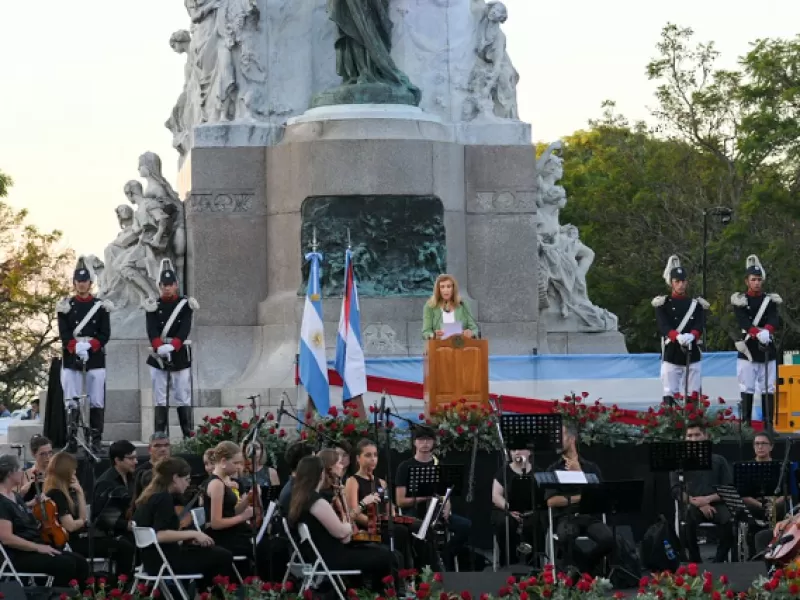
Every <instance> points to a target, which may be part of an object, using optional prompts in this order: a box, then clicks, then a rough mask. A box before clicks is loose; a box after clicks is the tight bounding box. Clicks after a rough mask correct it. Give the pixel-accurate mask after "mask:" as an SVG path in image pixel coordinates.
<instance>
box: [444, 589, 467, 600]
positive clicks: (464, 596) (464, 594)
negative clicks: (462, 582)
mask: <svg viewBox="0 0 800 600" xmlns="http://www.w3.org/2000/svg"><path fill="white" fill-rule="evenodd" d="M442 593H444V592H442ZM444 597H445V599H446V598H447V594H444ZM461 600H472V594H470V593H469V591H468V590H464V591H463V592H461Z"/></svg>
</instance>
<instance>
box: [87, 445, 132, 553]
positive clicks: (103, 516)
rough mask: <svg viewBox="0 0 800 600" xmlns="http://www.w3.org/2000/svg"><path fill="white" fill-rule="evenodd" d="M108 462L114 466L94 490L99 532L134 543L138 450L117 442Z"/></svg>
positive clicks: (98, 479)
mask: <svg viewBox="0 0 800 600" xmlns="http://www.w3.org/2000/svg"><path fill="white" fill-rule="evenodd" d="M108 458H109V460H110V461H111V465H112V466H111V467H110V468H109V469H107V470H106V471H105V472H104V473H102V474H101V475H100V477H98V478H97V481H96V483H95V486H94V498H93V499H92V507H93V510H94V511H95V515H96V517H94V518H95V519H96V523H97V527H98V529H100V530H101V531H103V532H104V533H105V534H107V535H116V536H123V537H125V538H126V539H127V540H128V541H129V542H133V536H132V534H131V521H130V516H131V514H132V510H133V499H134V495H135V491H136V486H135V482H134V473H135V472H136V462H137V456H136V446H134V445H133V444H132V443H131V442H129V441H128V440H119V441H116V442H114V443H113V444H111V445H110V446H109V447H108ZM96 511H100V513H97V512H96Z"/></svg>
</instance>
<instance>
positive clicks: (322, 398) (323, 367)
mask: <svg viewBox="0 0 800 600" xmlns="http://www.w3.org/2000/svg"><path fill="white" fill-rule="evenodd" d="M306 260H308V261H311V271H310V272H309V275H308V290H307V291H306V304H305V307H304V308H303V323H302V325H301V326H300V381H301V383H302V384H303V387H304V388H306V392H307V393H308V395H309V396H311V399H312V400H313V401H314V406H315V407H316V409H317V411H318V412H319V413H320V414H323V415H324V414H327V412H328V408H330V390H329V388H328V363H327V361H326V359H325V331H324V329H323V326H322V302H321V300H320V288H319V263H320V261H321V260H322V254H320V253H319V252H309V253H308V254H306Z"/></svg>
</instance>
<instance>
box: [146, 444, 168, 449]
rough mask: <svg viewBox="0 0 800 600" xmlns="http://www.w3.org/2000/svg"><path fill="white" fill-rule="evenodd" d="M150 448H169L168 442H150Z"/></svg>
mask: <svg viewBox="0 0 800 600" xmlns="http://www.w3.org/2000/svg"><path fill="white" fill-rule="evenodd" d="M150 447H151V448H169V444H150Z"/></svg>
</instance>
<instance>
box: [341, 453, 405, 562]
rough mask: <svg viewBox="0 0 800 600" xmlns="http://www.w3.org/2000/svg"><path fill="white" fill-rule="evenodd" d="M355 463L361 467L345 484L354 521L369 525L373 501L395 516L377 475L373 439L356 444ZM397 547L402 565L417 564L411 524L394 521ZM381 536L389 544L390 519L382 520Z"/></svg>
mask: <svg viewBox="0 0 800 600" xmlns="http://www.w3.org/2000/svg"><path fill="white" fill-rule="evenodd" d="M356 465H357V467H358V470H357V471H356V472H355V474H353V476H352V477H349V478H348V479H347V483H346V484H345V486H344V493H345V498H346V499H347V507H348V509H349V510H351V511H353V513H352V514H353V517H352V520H353V522H354V523H355V524H356V525H357V526H358V527H359V528H360V529H364V530H366V529H368V526H369V516H368V515H367V513H368V511H369V510H370V508H369V507H370V504H374V505H375V509H374V510H376V511H377V512H378V513H382V514H384V515H387V516H389V515H390V516H391V517H394V516H395V510H394V506H393V505H392V502H391V498H390V494H389V492H388V489H387V487H386V482H385V481H384V480H383V479H380V478H378V477H376V476H375V468H376V467H377V466H378V447H377V446H376V445H375V442H373V441H371V440H361V441H360V442H359V443H358V445H357V446H356ZM393 529H394V543H395V549H396V550H397V551H398V552H399V553H400V556H401V557H402V561H401V563H400V568H401V569H402V568H403V565H408V566H409V567H410V566H411V565H412V564H414V561H413V556H412V554H411V534H410V532H409V530H408V527H406V526H405V525H402V524H400V523H396V522H395V523H393ZM380 530H381V537H382V540H383V544H384V545H388V544H389V523H388V520H386V519H384V520H382V521H381V523H380Z"/></svg>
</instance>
